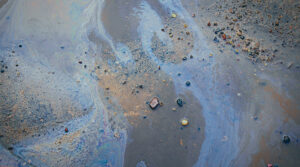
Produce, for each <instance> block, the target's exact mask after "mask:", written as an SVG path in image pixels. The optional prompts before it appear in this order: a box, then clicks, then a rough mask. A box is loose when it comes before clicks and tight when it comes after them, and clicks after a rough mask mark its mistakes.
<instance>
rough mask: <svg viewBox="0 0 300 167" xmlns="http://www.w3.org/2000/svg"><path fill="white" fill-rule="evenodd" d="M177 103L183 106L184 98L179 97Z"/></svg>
mask: <svg viewBox="0 0 300 167" xmlns="http://www.w3.org/2000/svg"><path fill="white" fill-rule="evenodd" d="M176 103H177V104H178V105H179V106H180V107H182V106H183V100H182V99H181V98H178V99H177V100H176Z"/></svg>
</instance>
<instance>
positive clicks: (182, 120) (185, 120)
mask: <svg viewBox="0 0 300 167" xmlns="http://www.w3.org/2000/svg"><path fill="white" fill-rule="evenodd" d="M180 123H181V125H182V126H187V125H188V124H189V120H188V119H187V118H182V119H181V121H180Z"/></svg>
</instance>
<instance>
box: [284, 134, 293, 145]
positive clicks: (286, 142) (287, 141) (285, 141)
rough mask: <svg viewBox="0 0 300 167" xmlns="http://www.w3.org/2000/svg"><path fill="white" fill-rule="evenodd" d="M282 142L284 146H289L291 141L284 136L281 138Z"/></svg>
mask: <svg viewBox="0 0 300 167" xmlns="http://www.w3.org/2000/svg"><path fill="white" fill-rule="evenodd" d="M282 142H283V143H284V144H289V143H290V142H291V139H290V137H289V136H288V135H284V136H283V138H282Z"/></svg>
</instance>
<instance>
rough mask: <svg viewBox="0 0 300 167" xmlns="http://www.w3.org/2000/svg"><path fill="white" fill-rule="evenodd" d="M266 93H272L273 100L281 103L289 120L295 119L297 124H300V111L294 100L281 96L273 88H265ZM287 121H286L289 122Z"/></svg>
mask: <svg viewBox="0 0 300 167" xmlns="http://www.w3.org/2000/svg"><path fill="white" fill-rule="evenodd" d="M264 90H265V91H266V92H269V93H271V95H272V98H273V99H274V100H276V101H277V102H279V104H280V106H281V108H282V109H283V110H284V111H285V113H286V114H287V116H288V117H287V118H286V119H287V120H288V119H293V120H294V121H295V122H296V123H297V124H299V123H300V111H299V110H298V109H297V106H296V104H295V103H294V102H293V100H291V99H288V98H286V97H285V96H284V95H281V94H279V93H278V92H277V91H276V90H274V89H273V87H271V86H266V87H265V88H264ZM287 120H286V121H287Z"/></svg>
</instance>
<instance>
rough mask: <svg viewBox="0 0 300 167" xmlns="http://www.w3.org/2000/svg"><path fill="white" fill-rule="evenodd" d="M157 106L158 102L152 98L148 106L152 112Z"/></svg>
mask: <svg viewBox="0 0 300 167" xmlns="http://www.w3.org/2000/svg"><path fill="white" fill-rule="evenodd" d="M158 105H159V100H158V98H157V97H153V98H152V100H151V101H150V103H149V106H150V108H151V109H152V110H154V109H155V108H156V107H157V106H158Z"/></svg>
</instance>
